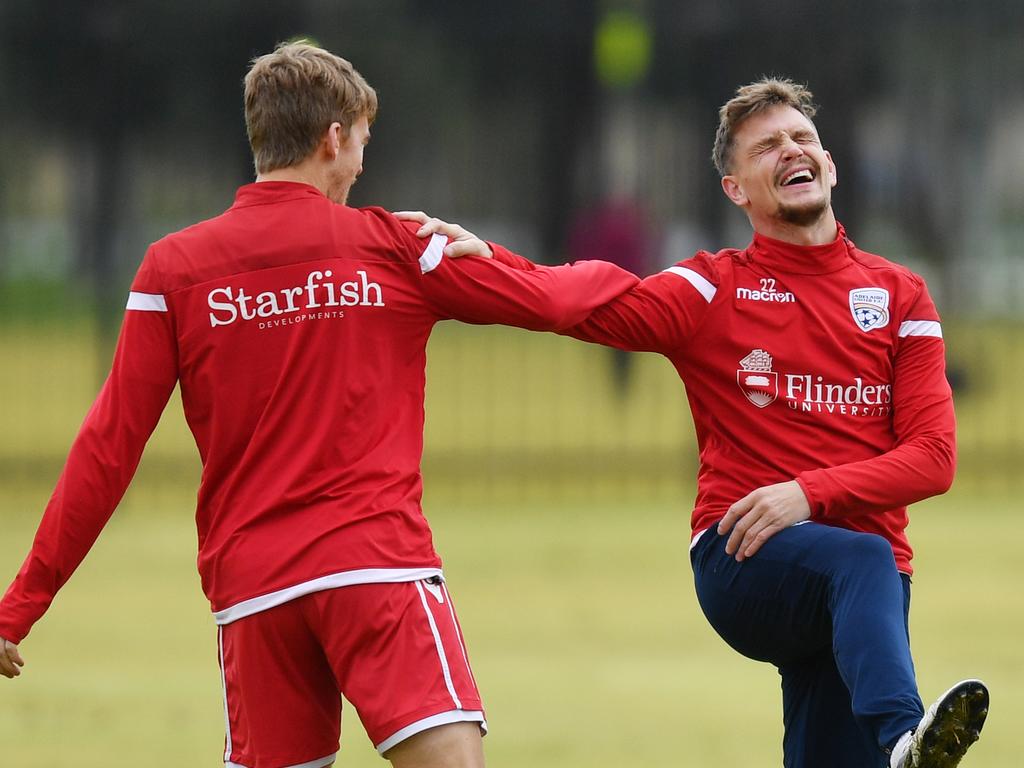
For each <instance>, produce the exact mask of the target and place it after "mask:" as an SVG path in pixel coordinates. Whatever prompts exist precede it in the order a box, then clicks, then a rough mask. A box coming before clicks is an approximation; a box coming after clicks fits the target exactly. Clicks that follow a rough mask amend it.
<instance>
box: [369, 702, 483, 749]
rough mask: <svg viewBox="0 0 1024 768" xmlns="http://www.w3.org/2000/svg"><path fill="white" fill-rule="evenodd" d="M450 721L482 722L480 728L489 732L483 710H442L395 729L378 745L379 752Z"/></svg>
mask: <svg viewBox="0 0 1024 768" xmlns="http://www.w3.org/2000/svg"><path fill="white" fill-rule="evenodd" d="M449 723H480V730H481V731H483V732H484V733H485V734H486V733H487V721H486V720H484V713H483V712H481V711H479V710H473V709H455V710H452V711H451V712H442V713H441V714H439V715H431V716H430V717H425V718H423V719H422V720H417V721H416V722H415V723H413V724H412V725H407V726H405V728H402V729H401V730H398V731H395V732H394V733H393V734H391V735H390V736H388V737H387V738H386V739H384V741H382V742H381V743H380V744H377V745H376V746H377V752H379V753H380V754H382V755H383V754H384V753H385V752H387V751H388V750H389V749H391V748H392V747H393V746H395V745H396V744H398V743H399V742H402V741H405V740H406V739H408V738H409V737H410V736H415V735H416V734H417V733H420V732H422V731H425V730H427V729H428V728H436V727H437V726H439V725H448V724H449Z"/></svg>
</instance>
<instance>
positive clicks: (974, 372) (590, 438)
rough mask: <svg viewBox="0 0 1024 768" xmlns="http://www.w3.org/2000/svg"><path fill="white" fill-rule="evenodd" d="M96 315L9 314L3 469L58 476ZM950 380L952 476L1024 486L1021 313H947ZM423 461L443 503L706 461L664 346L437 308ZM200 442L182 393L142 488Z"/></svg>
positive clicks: (147, 464)
mask: <svg viewBox="0 0 1024 768" xmlns="http://www.w3.org/2000/svg"><path fill="white" fill-rule="evenodd" d="M96 328H97V325H96V323H95V322H93V321H91V320H90V318H89V316H88V315H84V316H80V317H78V318H76V319H75V320H74V322H64V323H62V322H55V321H53V319H52V318H51V320H50V321H49V322H38V323H34V324H21V323H16V322H13V321H12V322H8V323H6V324H4V325H2V326H0V359H2V360H3V365H2V373H0V419H2V437H0V480H2V482H3V484H4V485H5V486H7V487H10V486H33V487H37V486H46V487H49V486H51V485H52V484H53V482H54V481H55V480H56V477H57V475H58V473H59V471H60V467H61V465H62V462H63V460H64V457H65V455H66V452H67V450H68V448H69V446H70V443H71V440H72V439H73V437H74V434H75V432H76V430H77V427H78V425H79V424H80V423H81V420H82V418H83V417H84V415H85V412H86V410H87V409H88V406H89V404H90V402H91V399H92V397H93V396H94V394H95V392H96V390H97V388H98V384H99V381H100V380H101V377H102V375H103V370H101V366H103V365H105V363H100V362H99V358H100V355H99V354H97V353H96V347H95V345H96ZM945 330H946V336H947V341H948V345H949V373H950V378H951V381H952V382H953V384H954V386H955V389H956V399H957V410H958V423H959V439H960V471H959V476H958V485H957V487H958V488H960V489H961V490H963V491H966V492H977V493H982V492H985V493H987V492H992V493H996V494H999V495H1004V496H1005V495H1007V494H1009V493H1013V494H1016V493H1020V492H1021V490H1024V476H1022V474H1021V472H1020V470H1019V465H1020V462H1021V459H1022V458H1024V416H1022V415H1021V408H1020V404H1019V402H1018V392H1019V382H1021V381H1024V323H1021V322H1017V323H1011V322H1006V321H1003V322H978V321H973V322H950V321H947V322H946V324H945ZM428 359H429V362H428V386H427V405H426V410H427V429H426V451H425V456H424V464H423V467H424V476H425V481H426V488H427V496H428V499H430V500H431V501H432V502H434V503H445V502H446V501H448V500H456V501H473V502H476V501H479V502H487V501H503V500H504V501H512V502H519V501H521V502H529V501H531V500H541V499H544V500H547V501H558V500H562V499H564V500H584V501H586V500H595V501H597V500H600V501H608V500H612V501H615V500H622V501H628V500H652V499H676V500H678V501H679V502H680V504H681V505H682V506H685V505H686V504H689V502H690V500H691V496H692V483H693V478H694V476H695V471H696V462H697V458H696V448H695V445H694V438H693V427H692V424H691V421H690V416H689V413H688V409H687V405H686V399H685V395H684V391H683V388H682V385H681V383H680V382H679V380H678V378H677V376H676V373H675V371H674V369H673V368H672V367H671V365H669V364H668V362H667V361H665V360H663V359H662V358H660V357H658V356H654V355H631V356H627V357H624V358H623V357H619V356H618V355H617V354H616V353H615V352H613V351H612V350H609V349H604V348H600V347H595V346H592V345H587V344H582V343H580V342H576V341H573V340H570V339H564V338H560V337H557V336H553V335H549V334H531V333H528V332H525V331H518V330H515V329H508V328H487V327H473V326H463V325H459V324H456V323H442V324H441V325H440V326H438V328H437V329H436V330H435V332H434V336H433V337H432V339H431V342H430V346H429V350H428ZM198 470H199V467H198V457H197V453H196V449H195V447H194V444H193V443H192V438H191V434H190V433H189V432H188V430H187V428H186V426H185V424H184V420H183V418H182V416H181V406H180V402H178V400H177V398H174V399H172V402H171V404H170V405H169V406H168V409H167V412H166V413H165V416H164V419H163V421H162V422H161V425H160V427H159V428H158V430H157V433H156V435H155V436H154V438H153V439H152V440H151V443H150V445H149V447H148V448H147V452H146V455H145V457H144V459H143V462H142V465H141V468H140V478H139V480H138V481H137V483H136V485H137V487H139V488H141V489H143V490H142V491H141V492H143V493H172V494H174V495H176V496H182V497H183V498H186V501H187V497H190V496H191V495H192V494H193V492H194V489H195V486H196V482H197V480H198Z"/></svg>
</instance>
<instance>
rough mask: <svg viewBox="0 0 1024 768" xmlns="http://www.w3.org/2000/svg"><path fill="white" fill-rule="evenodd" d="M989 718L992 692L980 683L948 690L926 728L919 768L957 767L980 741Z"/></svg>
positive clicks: (961, 685) (923, 735) (964, 683)
mask: <svg viewBox="0 0 1024 768" xmlns="http://www.w3.org/2000/svg"><path fill="white" fill-rule="evenodd" d="M987 716H988V689H987V688H986V687H985V684H984V683H982V682H981V681H980V680H964V681H963V682H961V683H957V684H956V685H954V686H953V687H952V688H950V689H949V690H948V691H946V692H945V693H944V694H943V695H942V697H941V698H940V699H939V701H938V703H937V704H936V708H935V716H934V717H933V718H932V721H931V722H930V723H928V725H926V726H925V728H924V733H922V734H921V738H920V742H919V743H920V753H919V756H918V759H917V760H916V761H914V762H913V763H912V765H913V766H914V767H915V768H954V766H956V765H958V764H959V763H960V760H961V759H962V758H963V756H964V755H965V754H966V752H967V749H968V748H969V747H970V746H971V744H973V743H974V742H976V741H977V740H978V737H979V736H980V735H981V729H982V727H983V726H984V725H985V718H986V717H987Z"/></svg>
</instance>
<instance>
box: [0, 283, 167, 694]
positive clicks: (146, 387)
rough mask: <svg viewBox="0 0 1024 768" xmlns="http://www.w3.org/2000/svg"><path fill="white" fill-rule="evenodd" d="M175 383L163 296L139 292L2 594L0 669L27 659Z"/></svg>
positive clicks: (11, 670) (128, 478) (127, 477)
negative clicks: (35, 628)
mask: <svg viewBox="0 0 1024 768" xmlns="http://www.w3.org/2000/svg"><path fill="white" fill-rule="evenodd" d="M140 274H142V273H141V272H140ZM176 381H177V356H176V344H175V341H174V335H173V330H172V328H171V321H170V318H169V317H168V316H167V306H166V302H165V300H164V297H163V296H162V295H159V294H154V293H142V292H133V293H132V298H131V299H130V300H129V304H128V310H127V312H126V314H125V320H124V324H123V326H122V329H121V335H120V338H119V340H118V345H117V351H116V352H115V356H114V364H113V367H112V369H111V372H110V376H109V377H108V378H107V381H106V383H105V384H104V385H103V388H102V390H101V391H100V393H99V395H98V396H97V398H96V401H95V402H94V403H93V406H92V408H91V409H90V410H89V413H88V415H87V416H86V418H85V422H84V423H83V424H82V427H81V429H80V430H79V433H78V436H77V438H76V439H75V442H74V444H73V445H72V447H71V452H70V454H69V455H68V460H67V463H66V464H65V466H64V471H63V472H62V474H61V477H60V479H59V480H58V482H57V487H56V489H55V490H54V492H53V496H52V497H51V498H50V501H49V503H48V504H47V507H46V511H45V512H44V514H43V518H42V520H41V521H40V523H39V528H38V530H37V532H36V536H35V540H34V541H33V543H32V549H31V551H30V552H29V554H28V557H27V558H26V559H25V562H24V564H23V565H22V567H21V570H20V571H19V572H18V575H17V576H16V577H15V579H14V582H13V583H12V584H11V585H10V587H9V588H8V590H7V592H6V594H4V596H3V599H2V600H0V637H3V638H5V640H4V653H3V654H2V655H0V668H3V669H5V670H6V672H8V673H10V674H8V675H7V676H8V677H12V676H13V673H15V672H16V671H17V670H16V669H15V667H16V666H17V665H18V664H19V662H20V660H21V657H20V656H19V655H18V649H17V644H18V643H20V642H21V641H22V640H23V639H24V638H25V636H26V635H27V634H28V632H29V630H30V629H31V628H32V625H33V624H34V623H35V622H36V621H37V620H38V619H39V618H40V617H41V616H42V615H43V614H44V613H45V612H46V610H47V608H49V606H50V603H51V602H52V601H53V598H54V596H55V595H56V594H57V591H58V590H59V589H60V588H61V587H62V586H63V585H64V584H65V583H66V582H67V580H68V579H69V578H70V577H71V575H72V573H74V571H75V569H76V568H77V567H78V565H79V564H80V563H81V562H82V560H83V559H84V558H85V556H86V554H87V553H88V552H89V549H90V548H91V547H92V545H93V543H94V542H95V541H96V538H97V537H98V536H99V534H100V531H101V530H102V529H103V526H104V525H105V524H106V522H107V520H108V519H109V518H110V515H111V514H112V513H113V511H114V509H115V508H116V507H117V504H118V503H119V502H120V500H121V497H122V496H123V495H124V492H125V490H126V489H127V487H128V484H129V483H130V482H131V478H132V476H133V475H134V473H135V468H136V466H137V465H138V462H139V458H140V457H141V455H142V450H143V447H144V446H145V444H146V441H147V440H148V439H149V436H150V434H151V433H152V431H153V429H154V428H155V427H156V424H157V421H158V420H159V418H160V414H161V412H162V411H163V408H164V405H165V404H166V403H167V399H168V398H169V397H170V394H171V392H172V390H173V389H174V385H175V382H176Z"/></svg>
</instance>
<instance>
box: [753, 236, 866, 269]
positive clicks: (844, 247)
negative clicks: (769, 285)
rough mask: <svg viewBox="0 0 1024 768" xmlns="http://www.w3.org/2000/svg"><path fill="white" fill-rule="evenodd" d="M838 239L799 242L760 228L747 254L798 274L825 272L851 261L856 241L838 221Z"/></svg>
mask: <svg viewBox="0 0 1024 768" xmlns="http://www.w3.org/2000/svg"><path fill="white" fill-rule="evenodd" d="M838 229H839V232H838V233H837V234H836V239H835V240H833V241H832V242H831V243H825V244H824V245H795V244H793V243H787V242H783V241H782V240H776V239H774V238H771V237H766V236H765V235H762V234H760V233H758V232H755V233H754V240H753V242H751V243H750V245H749V246H747V250H746V256H747V258H748V259H750V260H751V261H752V262H754V263H755V264H761V265H763V266H765V267H769V268H771V269H773V270H776V271H779V272H789V273H791V274H798V275H825V274H828V273H829V272H835V271H837V270H840V269H842V268H843V267H845V266H846V265H847V264H849V263H850V258H851V252H852V251H853V248H854V245H853V242H852V241H851V240H850V238H848V237H847V236H846V230H845V229H843V225H842V224H839V225H838Z"/></svg>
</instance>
